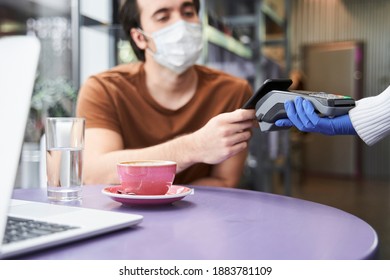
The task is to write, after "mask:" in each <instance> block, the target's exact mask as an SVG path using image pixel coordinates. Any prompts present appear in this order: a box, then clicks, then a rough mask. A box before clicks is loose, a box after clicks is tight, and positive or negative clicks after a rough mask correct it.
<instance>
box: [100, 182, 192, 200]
mask: <svg viewBox="0 0 390 280" xmlns="http://www.w3.org/2000/svg"><path fill="white" fill-rule="evenodd" d="M122 188H123V187H122V186H121V185H117V186H109V187H106V188H104V189H103V190H102V193H103V194H104V195H107V196H108V197H110V198H111V199H112V200H115V201H117V202H120V203H123V204H125V205H160V204H169V203H173V202H175V201H178V200H181V199H183V198H184V197H185V196H187V195H189V194H192V193H193V189H191V188H187V187H184V186H177V185H172V186H171V187H170V188H169V190H168V192H167V193H166V194H164V195H135V194H121V193H119V192H118V191H120V190H121V189H122Z"/></svg>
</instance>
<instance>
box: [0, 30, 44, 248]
mask: <svg viewBox="0 0 390 280" xmlns="http://www.w3.org/2000/svg"><path fill="white" fill-rule="evenodd" d="M39 53H40V42H39V40H38V39H37V38H36V37H33V36H9V37H2V38H0V61H1V63H0V104H1V110H0V127H1V129H2V136H1V138H0V155H1V160H0V178H1V184H2V186H0V213H1V214H0V241H2V240H3V235H4V228H5V224H6V221H7V213H8V206H9V202H10V199H11V196H12V190H13V187H14V182H15V177H16V174H17V170H18V164H19V158H20V152H21V148H22V144H23V138H24V132H25V128H26V123H27V117H28V113H29V110H30V101H31V95H32V92H33V87H34V81H35V73H36V69H37V65H38V60H39ZM0 246H1V242H0Z"/></svg>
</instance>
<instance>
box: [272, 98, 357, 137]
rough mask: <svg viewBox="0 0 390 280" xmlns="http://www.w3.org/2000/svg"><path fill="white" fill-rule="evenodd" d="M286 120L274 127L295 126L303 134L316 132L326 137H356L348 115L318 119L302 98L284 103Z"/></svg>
mask: <svg viewBox="0 0 390 280" xmlns="http://www.w3.org/2000/svg"><path fill="white" fill-rule="evenodd" d="M284 108H285V110H286V112H287V116H288V119H280V120H277V121H276V122H275V125H276V126H279V127H283V126H295V127H296V128H298V129H299V130H301V131H304V132H318V133H322V134H326V135H356V131H355V129H354V127H353V126H352V123H351V119H350V118H349V115H348V114H346V115H342V116H338V117H333V118H330V117H323V118H320V117H319V116H318V115H317V114H316V113H315V112H314V107H313V104H311V102H310V101H309V100H306V99H303V98H302V97H296V98H295V100H294V102H293V101H291V100H289V101H286V102H285V103H284Z"/></svg>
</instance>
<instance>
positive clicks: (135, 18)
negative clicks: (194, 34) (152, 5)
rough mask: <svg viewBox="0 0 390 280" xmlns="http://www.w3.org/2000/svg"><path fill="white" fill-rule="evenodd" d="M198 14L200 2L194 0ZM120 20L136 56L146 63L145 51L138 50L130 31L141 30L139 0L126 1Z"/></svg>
mask: <svg viewBox="0 0 390 280" xmlns="http://www.w3.org/2000/svg"><path fill="white" fill-rule="evenodd" d="M193 3H194V6H195V9H196V12H197V13H199V8H200V3H199V0H193ZM119 20H120V21H121V23H122V27H123V31H124V32H125V34H126V36H127V37H128V39H129V41H130V44H131V47H132V48H133V50H134V53H135V55H136V56H137V58H138V59H139V60H141V61H145V51H144V50H141V49H140V48H138V46H137V44H136V43H135V42H134V40H133V39H132V38H131V36H130V30H131V29H132V28H141V22H140V10H139V7H138V3H137V0H125V3H124V4H123V5H122V7H121V9H120V11H119Z"/></svg>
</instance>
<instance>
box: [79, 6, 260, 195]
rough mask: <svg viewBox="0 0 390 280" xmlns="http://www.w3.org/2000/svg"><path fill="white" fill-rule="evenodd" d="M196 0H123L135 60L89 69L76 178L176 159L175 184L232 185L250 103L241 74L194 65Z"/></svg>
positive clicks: (198, 34)
mask: <svg viewBox="0 0 390 280" xmlns="http://www.w3.org/2000/svg"><path fill="white" fill-rule="evenodd" d="M198 11H199V0H159V1H152V0H128V1H126V2H125V3H124V5H123V7H122V9H121V20H122V24H123V27H124V30H125V32H126V34H127V35H129V38H130V43H131V45H132V47H133V49H134V52H135V53H136V55H137V57H138V59H139V60H140V62H139V63H132V64H126V65H120V66H117V67H115V68H113V69H111V70H109V71H106V72H104V73H100V74H97V75H94V76H92V77H90V78H89V79H88V80H87V81H86V83H85V84H84V85H83V87H82V88H81V90H80V93H79V98H78V103H77V115H78V116H80V117H85V118H86V126H87V128H86V132H85V151H84V156H85V163H84V181H85V183H86V184H96V183H99V184H101V183H105V184H112V183H118V177H117V172H116V164H117V163H118V162H121V161H131V160H137V159H165V160H172V161H176V162H177V175H176V177H175V182H174V183H175V184H193V185H212V186H225V187H235V186H237V184H238V182H239V179H240V177H241V173H242V170H243V167H244V162H245V159H246V156H247V147H248V141H249V139H250V136H251V133H250V130H251V128H252V127H253V125H254V123H255V122H254V120H255V111H254V110H242V109H238V108H240V107H241V106H242V105H243V104H244V103H245V102H246V101H247V100H248V99H249V98H250V96H251V94H252V92H251V89H250V86H249V85H248V83H247V81H245V80H241V79H238V78H236V77H232V76H230V75H227V74H225V73H222V72H219V71H216V70H212V69H209V68H206V67H204V66H200V65H195V62H196V61H197V60H198V58H199V56H200V53H201V51H202V28H201V25H200V20H199V17H198Z"/></svg>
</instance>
